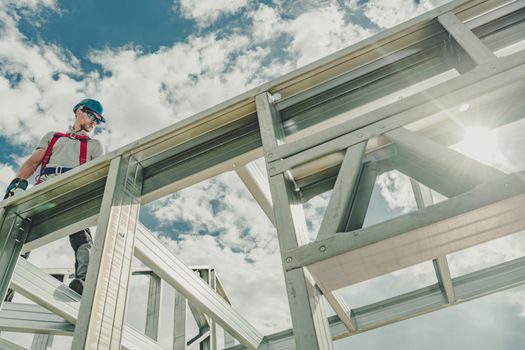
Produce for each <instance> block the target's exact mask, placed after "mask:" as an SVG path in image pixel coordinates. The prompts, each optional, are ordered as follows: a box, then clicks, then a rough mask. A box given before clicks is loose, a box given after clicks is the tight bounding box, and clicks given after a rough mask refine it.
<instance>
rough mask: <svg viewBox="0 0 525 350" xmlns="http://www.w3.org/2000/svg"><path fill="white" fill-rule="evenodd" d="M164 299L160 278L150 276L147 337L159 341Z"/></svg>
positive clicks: (152, 274) (153, 275)
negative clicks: (161, 309)
mask: <svg viewBox="0 0 525 350" xmlns="http://www.w3.org/2000/svg"><path fill="white" fill-rule="evenodd" d="M161 299H162V281H161V279H160V277H159V276H157V275H155V274H154V273H151V274H150V275H149V289H148V306H147V309H146V335H147V336H148V337H150V338H151V339H153V340H157V337H158V335H159V321H160V301H161Z"/></svg>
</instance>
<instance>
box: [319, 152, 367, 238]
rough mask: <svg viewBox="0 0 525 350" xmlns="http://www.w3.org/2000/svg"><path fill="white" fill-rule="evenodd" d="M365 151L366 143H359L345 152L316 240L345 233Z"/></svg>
mask: <svg viewBox="0 0 525 350" xmlns="http://www.w3.org/2000/svg"><path fill="white" fill-rule="evenodd" d="M365 149H366V142H361V143H359V144H357V145H354V146H352V147H350V148H348V150H347V151H346V154H345V158H344V160H343V164H342V165H341V168H340V169H339V175H337V180H336V182H335V186H334V188H333V190H332V195H331V196H330V200H329V201H328V206H327V207H326V211H325V214H324V217H323V220H322V222H321V226H320V228H319V233H318V234H317V238H316V239H318V240H319V239H323V238H327V237H329V236H331V235H333V234H335V233H336V232H344V231H345V229H346V226H347V222H348V217H349V215H350V208H351V207H352V204H353V200H354V199H355V194H356V193H357V188H356V187H357V184H358V181H359V174H360V173H361V168H362V166H363V164H362V158H363V154H364V152H365Z"/></svg>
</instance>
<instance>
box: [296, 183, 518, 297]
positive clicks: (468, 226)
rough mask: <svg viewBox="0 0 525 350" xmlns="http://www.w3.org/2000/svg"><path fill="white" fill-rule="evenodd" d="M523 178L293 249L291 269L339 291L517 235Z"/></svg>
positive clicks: (479, 189) (497, 184)
mask: <svg viewBox="0 0 525 350" xmlns="http://www.w3.org/2000/svg"><path fill="white" fill-rule="evenodd" d="M524 175H525V174H524V173H515V174H511V175H507V176H505V177H503V178H501V179H498V180H495V181H492V182H488V183H484V184H482V185H479V186H478V187H476V188H475V189H473V190H471V191H469V192H466V193H464V194H462V195H459V196H456V197H453V198H451V199H449V200H447V201H444V202H441V203H438V204H435V205H433V206H432V207H428V208H423V209H420V210H418V211H417V212H414V213H410V214H406V215H403V216H400V217H397V218H395V219H391V220H388V221H386V222H383V223H381V224H377V225H374V226H370V227H366V228H363V229H361V230H356V231H352V232H348V233H341V234H337V235H335V236H333V237H330V238H328V239H325V240H321V241H315V242H312V243H310V244H308V245H306V246H302V247H298V248H296V249H293V250H289V251H288V252H287V254H286V257H289V258H290V259H288V260H287V263H286V268H287V270H293V269H297V268H301V267H303V266H308V269H309V270H310V271H311V272H312V274H313V275H314V276H315V278H316V281H317V283H318V284H319V285H320V286H321V288H322V289H323V290H334V289H338V288H341V287H343V286H348V285H350V284H354V283H357V282H361V281H364V280H367V279H370V278H373V277H376V276H379V275H382V274H385V273H389V272H392V271H396V270H399V269H402V268H405V267H408V266H411V265H414V264H418V263H420V262H423V261H427V260H432V259H433V258H436V257H438V256H441V255H447V254H449V253H451V252H454V251H458V250H461V249H465V248H468V247H471V246H474V245H476V244H479V243H482V242H485V241H488V240H492V239H495V238H498V237H502V236H505V235H508V234H511V233H515V232H518V231H520V230H522V229H524V228H525V218H524V217H523V215H522V212H521V211H522V208H523V205H525V194H524V192H525V181H524V178H525V177H524ZM288 261H290V262H288Z"/></svg>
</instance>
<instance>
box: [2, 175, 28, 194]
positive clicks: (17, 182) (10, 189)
mask: <svg viewBox="0 0 525 350" xmlns="http://www.w3.org/2000/svg"><path fill="white" fill-rule="evenodd" d="M27 185H28V183H27V180H24V179H20V178H18V177H17V178H16V179H14V180H13V181H11V183H10V184H9V186H7V189H6V190H5V196H4V199H7V198H9V197H12V196H14V195H15V193H17V192H20V191H25V190H26V188H27Z"/></svg>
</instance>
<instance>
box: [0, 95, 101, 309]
mask: <svg viewBox="0 0 525 350" xmlns="http://www.w3.org/2000/svg"><path fill="white" fill-rule="evenodd" d="M73 113H74V115H75V122H74V123H73V125H72V126H70V127H69V129H68V131H67V132H66V133H61V132H55V131H50V132H48V133H47V134H46V135H45V136H44V137H43V138H42V140H41V141H40V143H39V144H38V146H37V148H36V150H35V151H34V152H33V154H32V155H31V156H30V157H29V158H28V159H27V160H26V161H25V162H24V163H23V164H22V166H21V167H20V170H18V172H17V174H16V178H15V179H14V180H13V181H11V183H10V184H9V186H8V187H7V190H6V194H5V197H4V199H6V198H9V197H11V196H13V195H14V194H15V193H16V192H18V191H21V190H24V191H25V190H26V188H27V185H28V182H27V179H29V178H30V177H31V176H33V174H34V173H35V171H36V169H37V168H38V167H39V166H40V173H39V175H38V176H37V177H36V183H35V184H36V185H38V184H39V183H41V182H43V181H46V180H48V179H50V178H53V177H55V176H58V175H60V174H61V173H65V172H66V171H69V170H71V169H73V168H75V167H77V166H79V165H81V164H84V163H85V162H87V161H90V160H92V159H94V158H96V157H99V156H101V155H102V154H103V149H102V144H101V143H100V141H98V140H94V139H92V138H91V137H90V135H91V133H92V131H93V130H94V129H95V127H96V126H97V125H99V124H101V123H104V122H105V119H104V109H103V107H102V104H101V103H100V102H99V101H97V100H93V99H84V100H82V101H80V102H79V103H77V104H76V105H75V106H74V107H73ZM69 242H70V243H71V247H72V248H73V251H74V252H75V278H74V279H73V280H72V281H71V283H70V284H69V288H71V289H73V290H74V291H75V292H77V293H78V294H80V295H82V292H83V291H84V282H85V280H86V275H87V269H88V265H89V258H90V254H91V248H92V246H93V238H92V237H91V232H90V231H89V228H86V229H84V230H82V231H79V232H76V233H73V234H72V235H70V236H69ZM22 256H23V257H24V258H27V257H28V256H29V252H26V253H25V254H23V255H22ZM13 296H14V293H13V291H12V290H11V289H10V290H9V291H8V292H7V295H6V298H5V300H6V301H11V300H12V299H13Z"/></svg>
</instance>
